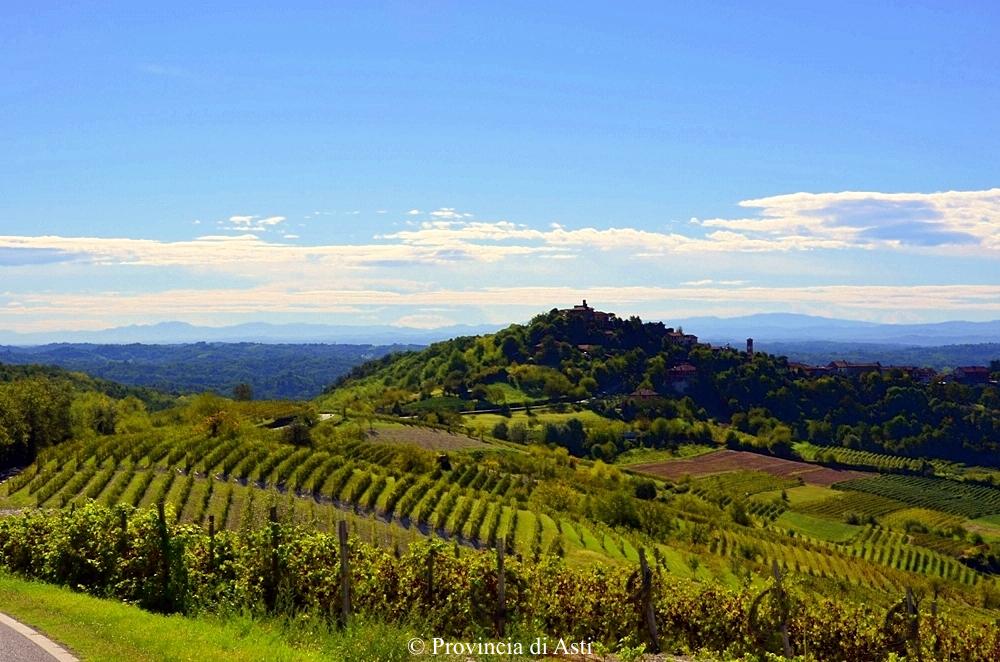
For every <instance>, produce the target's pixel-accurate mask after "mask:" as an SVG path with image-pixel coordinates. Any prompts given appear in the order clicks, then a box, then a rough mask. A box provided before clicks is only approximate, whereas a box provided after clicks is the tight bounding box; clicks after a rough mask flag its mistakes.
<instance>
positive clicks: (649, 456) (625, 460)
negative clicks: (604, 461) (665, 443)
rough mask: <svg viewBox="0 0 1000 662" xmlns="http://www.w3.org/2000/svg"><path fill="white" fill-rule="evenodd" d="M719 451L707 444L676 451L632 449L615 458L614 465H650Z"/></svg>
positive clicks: (685, 445) (679, 448) (690, 445)
mask: <svg viewBox="0 0 1000 662" xmlns="http://www.w3.org/2000/svg"><path fill="white" fill-rule="evenodd" d="M717 450H719V447H718V446H709V445H708V444H682V445H681V446H678V447H677V448H676V449H673V450H670V449H666V448H633V449H631V450H627V451H625V452H624V453H622V454H621V455H619V456H618V457H616V458H615V462H614V463H615V464H619V465H630V464H650V463H653V462H663V461H664V460H677V459H681V458H686V457H697V456H699V455H705V454H706V453H711V452H712V451H717Z"/></svg>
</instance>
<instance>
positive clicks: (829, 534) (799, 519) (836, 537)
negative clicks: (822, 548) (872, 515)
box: [774, 510, 861, 543]
mask: <svg viewBox="0 0 1000 662" xmlns="http://www.w3.org/2000/svg"><path fill="white" fill-rule="evenodd" d="M774 525H775V526H776V527H779V528H783V529H788V530H791V531H795V533H797V534H799V535H804V536H809V537H810V538H819V539H820V540H829V541H830V542H838V543H845V542H850V541H851V540H853V539H854V538H856V537H857V535H858V533H859V532H860V531H861V527H860V526H854V525H851V524H844V523H843V522H836V521H833V520H829V519H825V518H822V517H813V516H812V515H806V514H805V513H797V512H794V511H791V510H790V511H787V512H785V513H782V515H781V516H780V517H778V518H777V519H776V520H774Z"/></svg>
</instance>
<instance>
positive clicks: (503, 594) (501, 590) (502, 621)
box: [496, 545, 507, 637]
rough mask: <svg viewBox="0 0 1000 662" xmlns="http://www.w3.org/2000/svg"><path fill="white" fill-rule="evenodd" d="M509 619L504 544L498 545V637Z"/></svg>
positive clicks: (501, 635)
mask: <svg viewBox="0 0 1000 662" xmlns="http://www.w3.org/2000/svg"><path fill="white" fill-rule="evenodd" d="M506 619H507V575H506V573H505V572H504V563H503V545H498V546H497V616H496V631H497V636H498V637H503V636H504V630H505V629H506Z"/></svg>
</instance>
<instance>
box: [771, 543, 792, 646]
mask: <svg viewBox="0 0 1000 662" xmlns="http://www.w3.org/2000/svg"><path fill="white" fill-rule="evenodd" d="M771 572H772V573H774V586H775V588H776V589H777V592H778V596H779V597H780V599H781V601H782V603H786V597H785V587H784V586H782V585H781V568H779V567H778V561H777V560H772V561H771ZM780 631H781V647H782V649H783V650H784V653H785V657H787V658H791V657H792V642H791V641H790V640H789V638H788V610H787V608H786V609H783V610H782V612H781V626H780Z"/></svg>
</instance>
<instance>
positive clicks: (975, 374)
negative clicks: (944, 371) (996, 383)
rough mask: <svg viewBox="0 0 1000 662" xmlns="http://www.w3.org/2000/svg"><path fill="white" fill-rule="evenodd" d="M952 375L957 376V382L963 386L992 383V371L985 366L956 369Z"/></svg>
mask: <svg viewBox="0 0 1000 662" xmlns="http://www.w3.org/2000/svg"><path fill="white" fill-rule="evenodd" d="M952 374H953V375H954V376H955V381H958V382H961V383H963V384H988V383H989V381H990V369H989V368H987V367H986V366H983V365H970V366H962V367H960V368H955V371H954V372H953V373H952Z"/></svg>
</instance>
